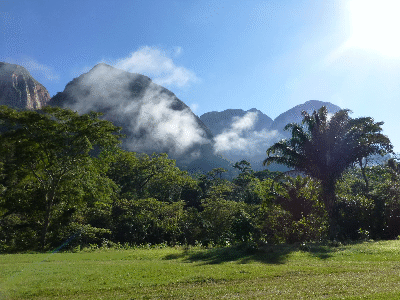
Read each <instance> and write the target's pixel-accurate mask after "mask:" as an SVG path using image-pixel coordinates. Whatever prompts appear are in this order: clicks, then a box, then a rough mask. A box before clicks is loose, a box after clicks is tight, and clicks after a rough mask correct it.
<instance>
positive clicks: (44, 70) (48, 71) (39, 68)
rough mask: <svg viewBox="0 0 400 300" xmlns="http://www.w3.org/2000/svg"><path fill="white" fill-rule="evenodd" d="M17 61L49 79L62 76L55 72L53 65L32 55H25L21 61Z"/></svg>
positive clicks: (30, 70)
mask: <svg viewBox="0 0 400 300" xmlns="http://www.w3.org/2000/svg"><path fill="white" fill-rule="evenodd" d="M16 63H17V64H19V65H21V66H23V67H25V68H26V69H27V70H28V71H29V72H31V73H33V74H35V75H40V76H44V77H45V78H46V79H47V80H50V81H58V80H59V79H60V76H59V75H58V74H56V73H55V72H54V70H53V68H52V67H49V66H46V65H44V64H41V63H39V62H38V61H37V60H35V59H34V58H32V57H29V56H24V57H22V59H21V61H19V62H16Z"/></svg>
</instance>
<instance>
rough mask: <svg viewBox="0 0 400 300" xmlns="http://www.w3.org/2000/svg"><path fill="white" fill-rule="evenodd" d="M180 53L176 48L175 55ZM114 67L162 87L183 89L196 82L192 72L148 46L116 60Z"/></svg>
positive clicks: (178, 48)
mask: <svg viewBox="0 0 400 300" xmlns="http://www.w3.org/2000/svg"><path fill="white" fill-rule="evenodd" d="M181 52H182V49H181V48H180V47H177V48H176V50H175V54H176V55H179V54H180V53H181ZM114 66H115V67H116V68H119V69H122V70H125V71H128V72H131V73H140V74H144V75H147V76H149V77H151V78H152V79H153V81H154V82H155V83H157V84H160V85H164V86H177V87H184V86H186V85H188V84H189V83H191V82H195V81H196V80H197V77H196V75H195V74H194V73H193V72H192V71H190V70H188V69H186V68H184V67H182V66H177V65H175V63H174V61H173V60H172V59H171V58H169V57H167V56H166V54H165V53H164V52H162V51H161V50H159V49H156V48H152V47H148V46H146V47H142V48H140V49H139V50H138V51H136V52H133V53H131V55H130V56H128V57H126V58H123V59H120V60H118V62H117V63H115V64H114Z"/></svg>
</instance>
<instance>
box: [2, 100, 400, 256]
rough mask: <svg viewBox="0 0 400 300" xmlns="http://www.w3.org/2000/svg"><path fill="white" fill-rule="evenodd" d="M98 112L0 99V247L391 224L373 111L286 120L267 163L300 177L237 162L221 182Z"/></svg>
mask: <svg viewBox="0 0 400 300" xmlns="http://www.w3.org/2000/svg"><path fill="white" fill-rule="evenodd" d="M99 117H100V114H98V113H90V114H84V115H78V114H77V113H75V112H72V111H70V110H67V109H60V108H52V107H45V108H44V109H42V110H40V111H16V110H13V109H11V108H8V107H6V106H2V107H0V127H1V135H0V144H1V145H2V147H1V149H0V252H1V253H5V252H17V251H27V250H46V249H54V248H57V247H59V246H61V245H64V247H65V248H70V249H72V248H76V247H83V246H88V245H104V244H108V245H115V244H120V245H124V244H126V245H140V244H160V243H167V244H170V245H176V244H186V245H195V244H202V245H210V244H211V245H212V244H214V245H215V244H218V245H233V244H246V245H248V246H251V247H254V248H256V247H259V246H260V245H264V244H265V243H296V242H306V241H321V240H325V239H327V238H330V239H337V240H358V239H367V238H372V239H393V238H396V237H397V236H398V235H399V234H400V189H399V183H400V165H399V164H398V162H397V160H396V159H390V160H389V161H387V162H386V163H383V164H377V165H368V164H367V162H368V160H369V159H370V156H371V155H372V154H384V153H387V152H391V145H390V141H389V140H388V139H387V138H386V137H385V136H383V135H381V134H380V131H381V129H380V125H381V124H382V123H374V122H373V120H372V119H371V118H363V119H355V120H353V119H351V118H349V117H348V115H347V111H345V112H343V111H342V112H340V113H339V114H336V115H335V116H334V117H332V118H331V119H330V120H327V118H326V111H324V110H323V109H322V110H320V111H319V112H315V113H314V114H313V115H312V116H309V115H306V114H305V124H306V125H307V126H308V127H307V126H305V127H301V125H290V126H288V128H291V129H292V135H293V137H292V139H291V140H288V141H282V142H279V143H277V144H275V145H274V146H272V147H271V148H270V149H268V154H270V153H272V154H273V153H275V154H276V153H278V154H279V153H280V156H279V155H278V156H276V157H268V158H267V160H266V162H267V163H268V162H272V161H275V162H279V163H285V164H286V165H289V166H292V167H294V168H295V169H296V170H299V171H303V172H304V173H305V174H306V175H309V176H303V177H301V176H298V177H295V178H294V177H289V176H285V174H282V173H277V172H274V173H273V172H269V171H267V170H265V171H262V172H253V171H252V169H251V166H250V164H249V163H248V162H246V161H241V162H238V163H236V164H235V166H234V168H236V169H237V170H238V171H239V175H238V176H237V177H235V178H233V179H231V180H228V179H225V178H224V172H225V171H226V170H224V169H221V168H218V169H214V170H213V171H211V172H208V173H207V174H191V175H190V174H188V173H187V172H186V171H182V170H180V169H179V168H177V167H176V165H175V161H174V160H171V159H169V158H168V157H167V155H166V154H156V153H155V154H153V155H151V156H149V155H146V154H139V153H133V152H127V151H124V150H122V149H121V148H120V147H119V143H120V140H121V139H122V138H123V137H122V136H121V135H120V134H119V132H120V128H117V127H115V126H114V125H113V124H112V123H110V122H108V121H104V120H101V119H99ZM332 124H333V125H332ZM330 125H331V126H330ZM324 139H325V140H324ZM321 141H323V142H321ZM329 141H336V144H332V143H331V144H329V143H328V142H329ZM321 145H324V146H323V147H321ZM338 145H339V146H340V147H339V146H338ZM322 151H325V153H324V154H321V152H322ZM327 153H328V154H327ZM327 157H328V160H325V161H324V159H326V158H327ZM335 159H336V161H335ZM324 172H325V173H324Z"/></svg>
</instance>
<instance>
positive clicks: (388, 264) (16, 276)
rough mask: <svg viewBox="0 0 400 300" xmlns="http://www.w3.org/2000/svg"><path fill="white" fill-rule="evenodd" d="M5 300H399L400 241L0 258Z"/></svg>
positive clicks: (0, 282)
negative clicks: (251, 249)
mask: <svg viewBox="0 0 400 300" xmlns="http://www.w3.org/2000/svg"><path fill="white" fill-rule="evenodd" d="M0 299H400V241H398V240H396V241H383V242H364V243H359V244H353V245H347V246H337V247H328V246H318V245H312V244H310V245H308V246H302V247H294V246H286V245H279V246H271V247H269V248H265V249H263V251H258V252H257V253H253V254H249V253H246V252H244V251H241V250H238V249H233V248H213V249H200V248H190V249H188V250H185V249H183V248H158V249H157V248H154V249H134V250H96V251H93V252H84V251H81V252H78V253H55V254H10V255H0Z"/></svg>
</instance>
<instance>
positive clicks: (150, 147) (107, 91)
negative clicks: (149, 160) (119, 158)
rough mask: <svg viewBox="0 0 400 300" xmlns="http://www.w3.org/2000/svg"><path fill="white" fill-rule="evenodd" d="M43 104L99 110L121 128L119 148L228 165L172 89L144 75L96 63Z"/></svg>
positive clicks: (189, 164) (186, 163)
mask: <svg viewBox="0 0 400 300" xmlns="http://www.w3.org/2000/svg"><path fill="white" fill-rule="evenodd" d="M49 105H53V106H60V107H65V108H70V109H72V110H74V111H78V112H79V113H88V112H89V111H98V112H102V113H103V114H104V115H103V118H104V119H106V120H109V121H111V122H113V123H114V124H115V125H117V126H120V127H122V128H123V132H122V133H123V134H125V135H126V136H127V138H126V139H124V141H123V148H125V149H127V150H129V151H135V152H144V153H147V154H152V153H153V152H165V153H168V156H169V157H171V158H173V159H176V160H177V165H178V166H180V167H182V168H184V169H187V170H190V171H192V172H194V171H200V170H202V171H210V170H211V169H212V168H217V167H224V168H226V169H228V168H229V169H232V168H231V166H230V164H229V162H228V161H226V160H224V159H223V158H221V157H220V156H218V155H215V154H214V151H213V134H212V132H211V131H210V130H209V129H208V128H207V126H205V125H204V123H203V122H202V121H201V120H200V119H199V118H198V117H197V116H196V115H195V114H194V113H193V112H192V111H191V109H190V108H189V107H188V106H187V105H186V104H185V103H184V102H182V101H181V100H179V99H178V98H177V97H176V96H175V94H174V93H172V92H171V91H169V90H167V89H166V88H164V87H162V86H159V85H157V84H155V83H154V82H152V81H151V79H150V78H148V77H146V76H144V75H141V74H134V73H129V72H126V71H123V70H120V69H117V68H114V67H112V66H109V65H107V64H104V63H101V64H98V65H96V66H95V67H93V68H92V69H91V70H90V71H89V72H87V73H84V74H82V75H81V76H79V77H78V78H75V79H73V80H72V81H71V82H69V83H68V84H67V85H66V87H65V89H64V91H63V92H60V93H57V94H56V95H55V96H54V97H53V98H52V99H51V100H50V102H49Z"/></svg>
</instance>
